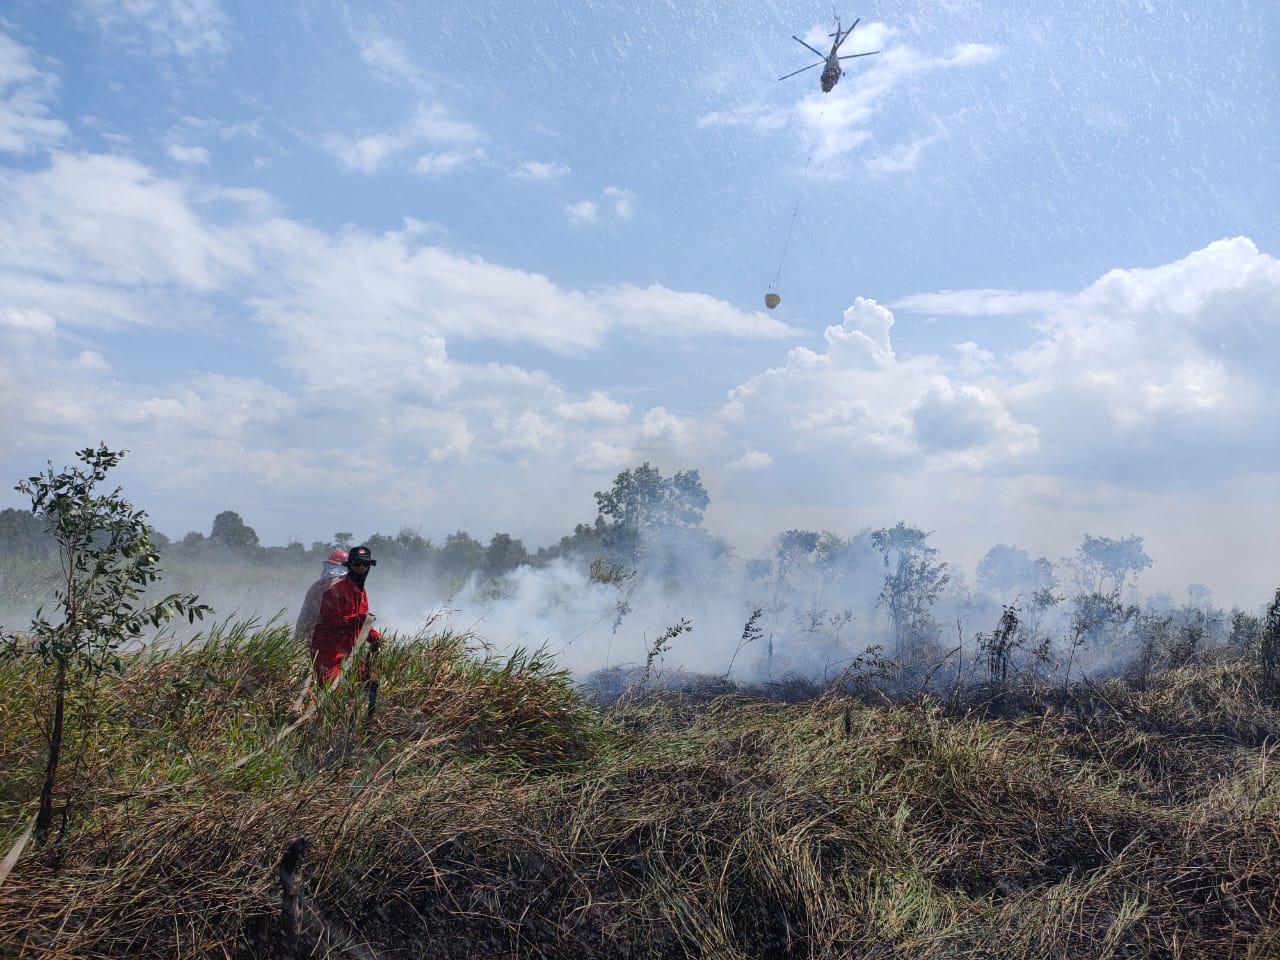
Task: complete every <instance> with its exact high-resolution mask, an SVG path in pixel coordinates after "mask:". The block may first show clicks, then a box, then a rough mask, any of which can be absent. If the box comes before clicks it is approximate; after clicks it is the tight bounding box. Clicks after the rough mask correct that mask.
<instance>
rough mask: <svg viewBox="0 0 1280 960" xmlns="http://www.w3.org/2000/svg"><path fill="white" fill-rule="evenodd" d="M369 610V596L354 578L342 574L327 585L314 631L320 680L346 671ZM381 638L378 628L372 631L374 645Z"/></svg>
mask: <svg viewBox="0 0 1280 960" xmlns="http://www.w3.org/2000/svg"><path fill="white" fill-rule="evenodd" d="M368 612H369V598H368V596H367V595H366V594H365V592H364V589H363V588H361V587H357V586H356V585H355V583H354V582H353V581H352V580H351V578H350V577H338V578H336V579H335V580H333V581H332V583H331V584H330V585H329V586H327V587H325V589H324V593H323V594H322V595H321V597H320V613H319V616H318V618H317V619H316V625H315V626H314V627H313V628H312V630H311V661H312V663H314V664H315V668H316V676H317V677H318V678H319V679H320V680H322V681H324V682H325V683H332V682H333V681H334V680H336V679H337V678H338V676H339V674H341V673H342V661H343V660H344V659H345V658H346V657H349V656H351V651H352V650H354V649H355V645H356V638H357V637H358V636H359V635H360V627H361V626H362V625H363V623H364V615H365V614H366V613H368ZM381 640H382V637H381V635H380V634H379V633H378V631H377V630H376V629H373V630H370V631H369V643H370V644H371V645H374V646H376V645H377V644H378V643H380V642H381Z"/></svg>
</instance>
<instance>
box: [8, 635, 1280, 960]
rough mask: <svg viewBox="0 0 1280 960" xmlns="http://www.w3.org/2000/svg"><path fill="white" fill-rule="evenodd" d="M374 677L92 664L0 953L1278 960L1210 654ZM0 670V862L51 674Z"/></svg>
mask: <svg viewBox="0 0 1280 960" xmlns="http://www.w3.org/2000/svg"><path fill="white" fill-rule="evenodd" d="M381 661H382V662H381V663H380V664H379V673H380V676H381V685H380V689H379V696H378V703H377V708H376V709H375V711H374V713H373V714H372V715H371V716H367V696H366V694H367V691H365V690H362V689H360V688H358V687H347V688H344V689H340V690H339V691H338V692H336V693H334V694H332V695H329V696H326V697H324V698H323V699H322V700H316V699H314V697H312V698H310V699H308V698H307V697H306V696H304V697H301V698H299V696H298V694H299V692H300V690H301V689H304V687H300V686H299V681H300V680H301V679H302V678H303V677H304V676H305V663H304V661H303V659H302V658H301V657H300V656H299V655H298V652H297V650H296V648H295V646H294V645H293V643H292V638H291V637H289V635H288V630H287V629H285V628H279V627H274V626H268V627H255V626H253V625H249V626H246V627H243V628H239V629H231V630H230V631H228V632H222V633H218V632H216V631H215V636H212V637H207V638H204V640H203V641H202V642H200V643H197V644H195V645H193V646H191V647H188V648H186V649H185V650H182V651H176V652H170V653H168V654H165V655H146V656H142V655H140V656H139V657H138V658H137V659H135V660H134V661H133V662H131V663H130V664H129V665H128V667H127V669H126V671H125V673H124V674H123V675H121V676H119V677H114V676H113V677H109V678H103V680H102V681H101V682H100V684H99V685H98V687H97V689H96V690H95V691H94V692H93V696H92V701H91V702H90V701H89V698H88V694H87V693H86V694H85V696H84V698H83V701H82V703H81V707H86V706H87V708H88V709H87V712H86V710H84V709H81V710H80V712H79V713H78V714H77V716H80V717H81V720H80V721H77V723H78V724H79V725H78V726H73V734H74V742H75V743H77V744H78V745H79V752H78V753H77V757H78V759H77V761H76V762H75V763H68V765H67V768H66V769H67V773H66V777H65V789H63V790H61V791H60V792H59V803H66V802H67V801H68V800H69V801H70V807H69V811H68V818H67V827H66V830H65V831H64V832H63V833H62V834H61V835H60V836H58V837H55V838H53V839H52V840H51V841H50V842H49V843H47V844H45V845H44V846H42V847H37V848H33V849H28V850H27V852H26V853H25V854H24V855H23V857H22V858H21V859H20V860H19V861H18V863H17V865H16V866H15V867H14V869H13V872H12V873H11V874H10V876H9V877H8V878H7V880H5V881H4V883H3V884H2V885H0V956H3V957H9V956H12V957H19V956H21V957H28V956H32V957H36V956H57V957H68V958H70V957H108V956H109V957H234V958H244V960H247V958H259V957H362V958H363V957H369V958H402V957H403V958H407V957H435V958H444V960H448V958H455V957H456V958H463V957H465V958H500V957H502V958H505V957H513V958H514V957H548V958H549V957H563V958H596V957H598V958H615V957H616V958H623V957H671V958H675V957H707V958H734V957H741V958H747V957H752V958H755V957H769V958H772V957H777V958H793V957H795V958H802V957H810V958H819V957H874V958H904V960H905V958H908V957H909V958H913V960H915V958H934V957H936V958H943V957H946V958H954V957H972V958H980V957H981V958H1005V957H1010V958H1012V957H1055V958H1082V960H1083V958H1089V960H1095V958H1100V957H1116V958H1122V957H1135V958H1136V957H1144V958H1145V957H1168V958H1196V957H1203V958H1215V960H1218V958H1227V957H1257V958H1261V957H1272V956H1280V900H1278V898H1277V878H1280V818H1278V816H1277V815H1278V814H1280V776H1278V775H1277V774H1278V773H1280V770H1277V767H1278V766H1280V764H1278V763H1277V758H1276V756H1275V747H1274V744H1275V743H1277V742H1278V741H1280V714H1277V713H1276V712H1275V711H1274V710H1273V709H1272V708H1271V707H1270V706H1268V705H1267V704H1266V703H1265V702H1264V699H1263V698H1262V697H1261V696H1260V694H1259V690H1258V686H1257V677H1256V675H1255V674H1256V667H1255V666H1253V665H1252V664H1250V663H1249V662H1247V661H1245V660H1243V659H1239V658H1236V657H1233V656H1230V655H1228V654H1226V653H1224V652H1217V653H1212V652H1211V653H1208V654H1205V655H1203V656H1202V657H1201V659H1199V660H1198V661H1197V662H1194V663H1191V664H1187V665H1184V666H1182V667H1181V668H1179V669H1177V670H1170V671H1166V672H1163V673H1157V674H1153V675H1151V676H1149V677H1146V678H1144V683H1143V684H1142V686H1141V688H1139V687H1138V686H1137V685H1135V684H1132V683H1128V682H1126V681H1125V680H1123V679H1112V680H1108V681H1105V682H1101V681H1093V682H1089V681H1086V682H1083V683H1080V684H1077V685H1073V686H1071V687H1070V688H1068V689H1064V688H1062V687H1061V686H1060V685H1059V686H1053V687H1048V686H1046V687H1039V688H1037V687H1031V686H1025V687H1022V686H1018V685H1016V684H1014V685H1012V686H1010V687H1009V688H1007V689H1004V690H1001V691H999V692H998V694H996V693H994V692H993V691H991V690H989V689H981V688H974V689H970V690H960V691H951V692H950V693H949V695H948V696H945V697H941V696H938V695H936V694H921V693H918V692H916V693H912V692H910V691H905V690H899V691H896V692H895V691H888V690H886V689H883V688H876V687H874V686H868V685H864V686H858V687H856V688H851V687H849V686H848V685H847V684H846V685H841V684H835V685H832V686H830V687H827V688H825V689H824V688H822V687H820V686H817V685H814V684H808V685H807V686H806V684H805V683H804V682H803V681H801V680H800V679H798V678H792V679H790V680H786V681H779V682H778V684H777V685H776V686H775V688H773V689H772V690H771V689H768V688H764V687H761V688H759V689H754V690H744V689H742V688H738V687H736V686H735V685H733V684H731V683H728V682H727V681H724V680H723V679H722V678H695V680H694V681H692V682H690V683H687V684H681V685H679V688H678V689H671V688H664V689H652V688H648V687H646V688H637V686H636V685H635V684H631V685H630V686H628V685H627V684H622V683H615V681H616V680H617V678H597V681H598V685H597V690H596V692H597V694H598V693H599V692H600V690H602V689H606V688H607V691H608V692H609V695H608V696H603V697H602V696H598V695H597V696H595V697H587V696H584V694H583V692H582V690H581V689H580V688H577V687H575V685H574V684H573V683H572V682H571V681H570V678H568V677H567V676H566V675H564V674H563V673H561V672H560V671H558V670H557V669H556V667H555V665H554V664H553V663H550V662H548V661H546V660H544V659H542V658H541V657H540V656H538V655H536V654H528V653H518V654H516V655H515V656H513V657H510V658H509V659H505V660H495V659H484V658H477V657H476V656H475V655H474V654H472V653H470V652H468V647H467V644H466V638H465V637H458V636H454V635H449V634H444V635H435V636H421V637H414V638H394V639H393V641H392V642H390V643H388V644H387V645H386V646H385V647H384V650H383V653H382V654H381ZM0 672H3V676H0V729H3V731H4V733H3V738H2V740H0V815H2V819H0V823H3V825H4V831H5V832H4V834H3V836H0V841H2V842H3V847H2V848H0V855H2V853H3V851H4V850H7V849H8V848H9V846H10V844H12V843H13V842H14V841H15V840H16V839H17V838H18V835H19V834H20V833H21V831H22V829H23V828H24V827H25V824H26V822H27V820H28V819H29V817H30V815H31V812H32V811H33V807H32V804H31V801H32V800H33V798H34V797H35V796H36V793H37V791H38V788H39V779H40V775H41V773H42V771H43V759H44V753H43V749H44V742H43V739H42V732H41V724H40V720H39V717H40V709H39V708H40V704H41V703H42V699H41V698H42V696H43V695H44V694H43V690H44V687H43V684H44V683H45V682H46V680H47V678H44V677H42V676H41V675H39V674H38V673H37V672H33V671H31V670H24V668H23V667H22V663H21V661H20V660H19V661H14V662H10V663H9V664H7V665H5V666H4V667H3V668H2V670H0ZM86 716H91V717H92V722H91V723H87V722H84V720H83V718H84V717H86ZM299 718H301V722H300V723H299V724H298V725H297V726H296V727H295V728H293V729H291V730H290V731H289V732H288V733H287V734H285V735H284V736H280V732H281V731H282V730H285V729H287V728H288V727H289V725H290V724H292V723H293V722H294V721H297V720H298V719H299ZM277 738H278V739H277ZM246 757H247V758H248V759H244V758H246ZM295 841H305V842H299V843H296V844H295ZM291 844H293V845H294V846H293V848H292V849H293V855H292V857H291V858H285V860H286V865H287V869H286V870H285V873H287V874H288V876H287V877H286V878H285V879H286V880H288V881H289V882H290V883H292V890H293V892H294V893H295V894H296V896H294V897H292V898H291V899H290V898H285V897H283V896H282V893H283V886H282V874H281V862H282V857H284V855H285V851H286V849H288V848H290V846H291ZM286 907H287V908H288V909H285V908H286ZM290 910H292V913H291V914H290V912H289V911H290ZM290 916H292V920H291V919H290Z"/></svg>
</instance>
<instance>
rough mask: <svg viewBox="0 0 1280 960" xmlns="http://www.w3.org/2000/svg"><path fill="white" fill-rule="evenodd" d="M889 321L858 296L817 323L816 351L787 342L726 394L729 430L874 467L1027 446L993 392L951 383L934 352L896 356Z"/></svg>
mask: <svg viewBox="0 0 1280 960" xmlns="http://www.w3.org/2000/svg"><path fill="white" fill-rule="evenodd" d="M893 323H894V318H893V314H892V313H891V312H890V311H889V310H888V309H887V308H886V307H884V306H882V305H881V304H878V303H876V302H875V301H874V300H868V299H864V298H862V297H859V298H857V299H856V300H855V301H854V304H853V306H851V307H849V308H848V309H847V310H846V311H845V313H844V322H843V323H841V324H840V325H838V326H830V327H828V328H827V329H826V332H825V334H824V339H825V340H826V343H827V350H826V352H825V353H821V354H820V353H815V352H814V351H812V350H809V349H807V348H805V347H796V348H793V349H792V351H791V353H790V355H789V356H788V359H787V363H786V364H785V366H782V367H778V368H774V369H772V370H768V371H766V372H765V373H762V374H759V375H757V376H756V377H753V378H752V379H751V380H749V381H747V382H746V383H744V384H742V385H741V386H739V387H736V388H735V389H733V390H732V391H730V393H729V398H728V400H729V402H728V404H727V405H726V407H725V409H724V410H723V411H722V417H723V420H724V422H725V423H726V424H727V425H729V427H730V429H731V433H732V435H734V436H737V437H739V438H740V439H741V440H742V441H743V442H744V443H748V444H750V443H751V442H752V441H753V439H755V438H758V437H771V438H777V440H776V443H777V444H778V445H779V446H781V447H785V448H786V449H787V450H788V453H789V456H788V460H789V462H791V463H792V464H797V463H803V462H805V461H806V460H807V459H808V458H809V457H813V456H818V457H821V458H824V459H825V458H834V459H835V462H838V463H843V462H849V461H854V462H861V463H862V464H863V465H864V466H867V467H871V468H873V469H885V468H888V469H908V468H909V465H910V464H912V463H917V464H919V465H921V466H925V465H927V464H928V463H929V462H930V460H931V459H933V458H937V457H941V458H945V459H946V460H947V462H949V463H955V462H957V461H956V455H957V454H963V455H964V459H963V463H964V465H966V466H967V467H969V468H971V469H977V468H981V467H984V466H992V465H995V464H999V463H1002V462H1009V461H1011V460H1014V459H1016V458H1018V457H1019V456H1021V455H1022V454H1024V453H1025V452H1026V451H1027V450H1028V449H1029V448H1030V447H1032V446H1034V441H1035V434H1034V428H1032V427H1030V426H1028V425H1025V424H1021V423H1018V422H1017V421H1016V420H1015V419H1014V418H1013V417H1012V416H1011V415H1010V413H1009V412H1008V410H1007V409H1006V408H1005V406H1004V404H1003V403H1002V401H1001V400H1000V398H999V397H998V395H997V394H996V392H995V391H994V390H992V389H990V388H988V387H986V386H983V385H981V384H958V383H954V382H953V380H952V375H949V374H948V372H947V370H946V368H945V366H944V365H943V363H942V362H941V360H940V359H939V358H937V357H932V356H927V355H926V356H917V357H913V358H911V359H910V360H906V361H901V360H899V359H898V357H897V356H896V353H895V351H894V348H893V344H892V342H891V339H890V330H891V328H892V326H893ZM774 452H775V459H776V453H777V451H776V450H775V451H774ZM837 473H838V471H837Z"/></svg>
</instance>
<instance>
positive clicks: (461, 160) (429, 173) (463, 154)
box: [413, 150, 485, 177]
mask: <svg viewBox="0 0 1280 960" xmlns="http://www.w3.org/2000/svg"><path fill="white" fill-rule="evenodd" d="M484 159H485V152H484V151H483V150H446V151H444V152H442V153H428V154H423V155H422V156H420V157H419V158H418V160H417V162H416V163H414V165H413V172H414V173H417V174H420V175H422V176H424V177H442V176H445V175H447V174H450V173H456V172H457V171H459V170H464V169H466V168H467V167H470V166H474V165H475V164H476V163H478V162H481V161H483V160H484Z"/></svg>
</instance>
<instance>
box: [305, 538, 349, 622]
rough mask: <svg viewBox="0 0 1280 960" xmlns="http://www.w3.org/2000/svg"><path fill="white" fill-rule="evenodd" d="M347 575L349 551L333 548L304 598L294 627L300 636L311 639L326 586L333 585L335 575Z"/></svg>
mask: <svg viewBox="0 0 1280 960" xmlns="http://www.w3.org/2000/svg"><path fill="white" fill-rule="evenodd" d="M346 575H347V551H345V550H343V549H342V548H341V547H337V548H335V549H334V550H333V552H332V553H330V554H329V556H327V557H325V558H324V562H323V563H322V564H320V579H319V580H317V581H316V582H315V583H313V584H312V585H311V586H309V587H307V595H306V596H305V597H303V598H302V609H301V610H300V611H299V612H298V624H297V626H296V627H295V628H294V629H295V630H296V631H297V634H298V636H300V637H306V638H307V639H308V640H310V639H311V631H312V629H313V628H314V627H315V625H316V618H317V617H319V616H320V595H321V594H323V593H324V591H325V588H326V587H329V586H332V581H333V579H334V577H345V576H346Z"/></svg>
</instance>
